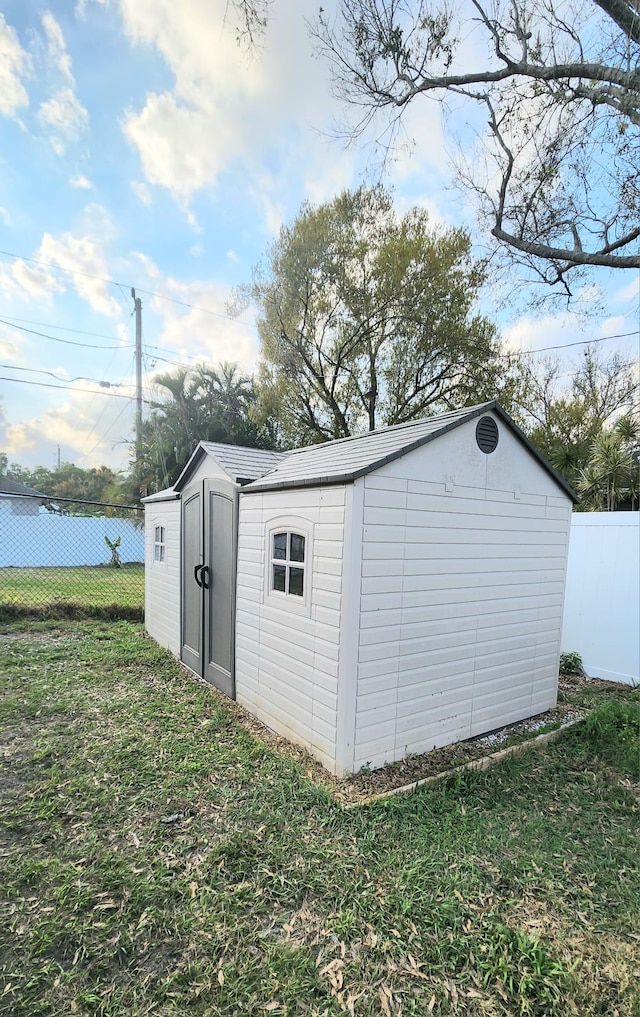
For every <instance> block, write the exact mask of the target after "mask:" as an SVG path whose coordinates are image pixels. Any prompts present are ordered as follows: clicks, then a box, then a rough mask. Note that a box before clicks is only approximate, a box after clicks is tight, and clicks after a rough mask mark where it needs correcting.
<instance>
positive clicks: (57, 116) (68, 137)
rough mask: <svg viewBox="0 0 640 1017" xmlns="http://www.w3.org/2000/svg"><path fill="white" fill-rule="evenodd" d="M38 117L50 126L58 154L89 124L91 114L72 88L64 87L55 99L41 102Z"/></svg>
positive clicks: (52, 140) (49, 134)
mask: <svg viewBox="0 0 640 1017" xmlns="http://www.w3.org/2000/svg"><path fill="white" fill-rule="evenodd" d="M38 119H39V120H40V121H41V122H42V123H43V124H44V125H45V127H47V128H49V131H48V136H49V141H50V142H51V144H52V146H53V149H54V151H55V152H57V154H58V155H62V153H63V152H64V150H65V146H66V145H67V143H68V142H70V141H77V140H78V138H79V137H80V136H81V135H82V134H83V133H84V132H85V131H86V130H87V128H88V126H89V114H88V112H87V110H86V109H85V108H84V106H83V105H82V103H81V102H80V101H79V100H78V97H77V96H76V94H75V92H74V91H73V89H71V88H62V89H60V91H59V92H58V93H57V95H55V96H54V97H53V99H47V101H46V102H43V103H41V104H40V109H39V110H38Z"/></svg>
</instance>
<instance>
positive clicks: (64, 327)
mask: <svg viewBox="0 0 640 1017" xmlns="http://www.w3.org/2000/svg"><path fill="white" fill-rule="evenodd" d="M132 316H133V311H132V312H131V317H132ZM4 317H5V318H7V319H8V321H10V322H13V321H24V322H25V323H26V324H27V325H42V327H43V328H57V329H59V331H60V332H75V333H76V334H77V335H91V336H94V337H95V338H96V339H113V341H114V342H118V336H117V335H105V333H104V332H87V330H86V329H85V328H70V327H69V325H52V324H51V322H48V321H33V319H32V318H17V317H16V316H15V315H13V314H5V315H4ZM7 323H8V322H5V324H7ZM12 327H17V326H12ZM110 348H111V347H105V349H110Z"/></svg>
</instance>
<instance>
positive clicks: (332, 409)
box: [245, 186, 505, 443]
mask: <svg viewBox="0 0 640 1017" xmlns="http://www.w3.org/2000/svg"><path fill="white" fill-rule="evenodd" d="M482 282H483V270H482V267H481V266H480V265H479V264H477V263H475V262H474V261H473V259H472V257H471V252H470V242H469V237H468V235H467V233H466V232H465V231H464V230H460V229H449V230H440V229H433V228H432V227H431V226H430V224H429V220H428V216H427V213H426V212H425V211H424V210H422V209H419V208H414V209H411V210H410V211H408V212H407V213H406V214H405V215H403V216H402V217H398V215H397V214H396V212H395V210H394V207H393V201H392V196H391V194H390V193H389V192H388V191H386V190H385V189H384V188H383V187H382V186H376V187H372V188H369V187H364V186H363V187H360V188H359V189H358V190H356V191H354V192H350V191H345V192H344V193H342V194H341V195H339V196H338V197H337V198H335V199H334V200H333V201H331V202H330V203H327V204H322V205H319V206H312V205H309V204H305V205H303V207H302V209H301V211H300V213H299V214H298V216H297V218H296V219H295V221H294V222H293V224H292V225H291V226H288V227H284V228H283V229H282V230H281V232H280V235H279V237H278V239H277V240H276V242H275V243H274V244H273V246H272V247H271V249H270V250H269V252H268V255H267V257H266V258H265V260H264V262H263V264H262V265H261V266H259V268H258V269H257V270H256V272H255V274H254V281H253V285H252V286H250V287H248V288H247V290H246V292H245V296H247V297H248V298H250V299H251V300H253V302H254V303H255V305H256V306H257V308H258V328H259V332H260V338H261V343H262V362H261V373H260V386H261V397H262V403H263V407H265V412H266V413H269V414H271V415H272V416H273V417H274V418H275V419H277V421H278V424H279V426H280V429H281V433H282V437H283V440H284V441H285V442H288V443H309V442H314V441H324V440H327V439H331V438H339V437H343V436H346V435H350V434H355V433H358V432H360V431H363V430H373V429H374V428H376V427H380V426H384V425H388V424H398V423H403V422H404V421H407V420H410V419H412V418H414V417H421V416H425V415H428V414H430V413H435V412H437V411H440V410H445V409H449V408H451V407H453V406H462V405H465V404H469V403H474V402H479V401H481V400H482V399H484V398H490V397H492V396H494V395H496V394H497V393H498V394H499V390H500V389H501V387H502V386H503V379H504V369H505V361H504V360H502V359H501V356H500V345H499V342H498V339H497V336H496V330H495V327H494V325H493V324H492V323H491V322H490V321H489V320H488V319H487V318H486V317H483V316H482V315H481V314H479V313H478V312H477V310H476V309H475V305H476V301H477V297H478V293H479V290H480V287H481V285H482Z"/></svg>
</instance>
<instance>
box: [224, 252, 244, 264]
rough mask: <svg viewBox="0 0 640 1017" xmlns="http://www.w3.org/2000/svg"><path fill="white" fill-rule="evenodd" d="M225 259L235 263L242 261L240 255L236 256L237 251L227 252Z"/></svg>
mask: <svg viewBox="0 0 640 1017" xmlns="http://www.w3.org/2000/svg"><path fill="white" fill-rule="evenodd" d="M225 257H226V259H227V261H235V262H237V261H239V260H240V259H239V258H238V255H237V254H236V252H235V251H227V253H226V255H225Z"/></svg>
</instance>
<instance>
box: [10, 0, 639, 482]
mask: <svg viewBox="0 0 640 1017" xmlns="http://www.w3.org/2000/svg"><path fill="white" fill-rule="evenodd" d="M0 6H1V13H0V153H1V154H0V250H1V251H3V252H6V253H4V254H0V364H1V365H2V366H1V367H0V450H2V449H4V450H5V451H6V452H7V454H8V455H9V459H10V460H12V461H17V462H20V463H22V464H23V465H29V466H33V465H36V464H41V465H46V466H53V465H54V464H55V462H56V459H57V454H58V445H59V446H60V454H61V457H62V459H63V460H69V461H72V462H75V463H77V464H78V465H80V466H89V465H98V464H100V463H107V464H108V465H111V466H113V467H116V468H123V467H126V465H127V462H128V454H129V449H128V446H127V443H126V440H127V439H128V438H130V436H131V430H132V422H133V409H132V403H131V399H130V398H129V397H130V396H131V394H132V391H133V389H132V383H133V379H134V359H133V346H132V344H133V340H134V325H133V318H132V307H133V305H132V300H131V296H130V289H131V287H132V286H135V287H136V288H137V290H138V294H139V296H140V297H141V298H142V301H143V341H144V379H145V380H144V387H145V391H144V395H145V398H149V396H150V394H151V388H150V379H151V378H152V376H153V374H154V373H155V372H156V371H160V370H170V369H171V367H172V366H173V365H172V364H170V363H166V362H165V361H166V360H173V361H176V362H179V363H183V364H190V363H193V362H194V361H199V360H203V359H204V360H207V361H210V362H213V363H217V362H218V361H220V360H232V361H238V362H239V363H240V365H241V366H242V368H243V369H245V370H252V369H253V367H254V366H255V363H256V357H257V353H258V343H257V333H256V329H255V325H254V322H253V315H252V312H251V311H247V312H245V313H244V314H243V315H242V316H241V318H240V319H239V320H231V319H229V317H228V316H227V312H226V308H227V303H228V301H229V299H230V297H231V294H232V290H233V287H234V286H236V285H238V284H241V283H244V282H247V281H249V279H250V276H251V268H252V266H253V265H254V264H256V262H257V261H258V260H259V259H260V257H261V255H262V254H263V253H264V252H265V250H266V248H267V247H268V245H269V243H270V242H271V241H272V240H273V239H274V238H275V237H276V235H277V232H278V230H279V228H280V226H281V225H282V224H283V223H285V222H287V221H290V220H291V219H292V218H293V216H294V215H295V214H296V211H297V210H298V208H299V206H300V204H301V202H302V201H303V200H304V199H310V200H311V201H323V200H328V199H330V198H332V197H333V195H335V194H336V193H337V192H339V191H340V190H341V189H343V188H344V187H349V186H357V185H358V184H359V183H360V182H361V181H362V180H363V179H367V178H369V179H371V178H372V177H371V173H372V166H373V165H374V163H375V154H374V152H373V150H372V148H371V147H370V146H368V147H367V146H359V147H357V148H351V149H347V148H345V147H344V146H342V145H341V144H339V143H338V142H336V141H334V140H331V138H330V137H329V135H330V133H331V131H332V128H333V125H334V123H335V120H336V118H339V117H340V116H341V114H342V111H341V110H340V108H339V107H338V106H337V104H336V102H335V101H334V99H333V98H332V96H331V90H330V85H329V79H328V72H327V68H326V67H325V66H324V64H323V63H322V62H321V61H319V60H317V59H315V58H314V56H313V53H312V47H311V43H310V41H309V39H308V36H307V32H306V27H305V17H312V16H313V15H314V14H315V11H316V7H317V4H315V3H305V2H300V0H297V2H296V0H276V3H275V4H274V5H273V18H272V21H271V24H270V27H269V31H268V34H267V37H266V39H265V42H264V45H263V47H262V48H261V49H260V50H259V51H258V52H257V53H256V54H254V55H253V56H252V57H251V58H249V57H248V56H247V54H246V53H245V52H244V51H243V50H242V49H241V48H239V47H238V45H237V43H236V35H235V27H234V23H233V18H232V14H231V13H230V12H229V11H227V10H226V8H227V4H226V0H180V3H176V2H175V0H79V2H76V3H75V4H74V3H73V2H71V0H64V2H63V0H52V2H50V3H48V4H47V3H46V2H45V4H44V5H43V4H41V3H35V2H32V0H3V3H2V5H0ZM323 6H324V8H325V10H327V9H330V7H331V4H330V3H326V2H325V3H324V4H323ZM407 126H408V130H409V133H410V134H411V135H412V136H413V137H414V138H415V141H416V144H415V147H414V148H413V149H412V150H411V151H406V152H403V153H401V154H400V155H399V157H398V158H397V159H396V160H395V162H393V163H392V164H391V166H390V168H389V169H388V173H387V176H386V178H385V179H386V181H387V183H389V184H390V185H392V186H393V187H394V189H395V194H396V200H397V203H398V207H399V209H400V210H402V209H404V208H406V207H407V206H408V205H410V204H412V203H420V204H422V205H425V206H426V207H427V208H428V209H429V211H430V212H431V214H432V217H433V221H434V223H444V224H449V223H455V224H463V225H467V226H469V228H472V227H473V216H472V212H471V210H470V209H469V208H467V207H466V206H465V203H464V201H461V200H460V198H459V197H458V196H457V195H456V194H455V193H453V192H452V191H451V189H450V187H449V183H450V177H451V174H450V169H449V163H448V153H447V150H446V146H445V142H444V139H443V133H442V128H441V123H440V118H439V109H438V107H437V105H436V104H435V103H433V104H432V103H427V102H424V103H422V105H417V106H416V107H415V108H413V109H412V110H411V111H410V116H409V121H408V125H407ZM67 270H72V271H67ZM109 280H112V281H113V282H110V281H109ZM597 281H598V286H599V290H600V292H599V294H598V296H599V298H600V305H601V309H599V310H596V309H595V302H594V303H593V305H591V303H590V302H591V300H592V298H593V297H594V295H595V291H594V290H593V288H586V289H585V290H584V291H583V293H582V295H581V300H579V301H578V304H580V303H582V305H583V310H584V309H585V308H586V309H587V311H588V309H589V307H590V306H593V307H594V310H593V312H592V313H591V314H590V316H589V318H588V326H585V320H584V317H582V318H580V317H579V315H577V314H576V313H573V312H571V313H568V312H566V311H557V310H556V311H549V312H548V313H546V314H538V315H535V316H534V315H532V314H531V313H524V312H523V313H521V314H520V315H518V314H515V313H514V314H512V315H511V316H510V317H509V318H507V317H505V315H504V312H501V318H500V323H501V326H502V329H503V334H504V335H505V338H506V340H507V341H508V342H509V344H510V345H511V346H513V347H516V348H524V349H540V348H542V347H545V346H551V345H566V344H569V343H574V342H579V341H582V340H584V339H585V338H587V337H588V338H597V337H598V336H607V335H611V334H614V333H618V332H630V331H632V330H633V329H634V328H635V329H637V328H638V278H637V274H633V273H618V274H617V275H615V274H611V275H608V274H604V275H601V276H599V277H598V280H597ZM117 284H120V285H117ZM152 294H155V295H152ZM487 300H488V303H487V305H486V308H485V309H486V310H487V311H488V312H489V313H490V312H491V304H490V295H489V296H488V298H487ZM187 305H189V306H187ZM27 330H31V331H27ZM35 333H40V334H35ZM62 340H64V341H62ZM72 344H77V345H72ZM602 346H603V348H604V347H605V346H606V349H607V352H613V351H614V350H615V349H620V350H622V351H623V352H625V353H628V354H630V355H633V354H634V353H635V354H637V349H638V340H637V336H635V337H630V338H629V339H626V340H620V341H617V340H615V341H607V343H606V344H605V343H603V344H602ZM580 353H581V350H580V348H579V347H578V348H577V349H573V348H572V355H574V356H579V355H580ZM567 356H569V354H567ZM161 357H162V358H165V360H160V359H159V358H161ZM37 372H41V373H37ZM45 372H50V373H45ZM10 379H12V380H10ZM73 379H78V380H75V381H74V380H73ZM97 382H108V383H109V385H110V387H109V388H108V389H106V388H105V387H104V386H100V385H98V384H97ZM36 383H39V384H36ZM45 385H56V386H58V385H59V386H61V387H60V388H47V387H44V386H45ZM118 393H123V394H125V395H126V396H127V398H118V397H117V394H118Z"/></svg>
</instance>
